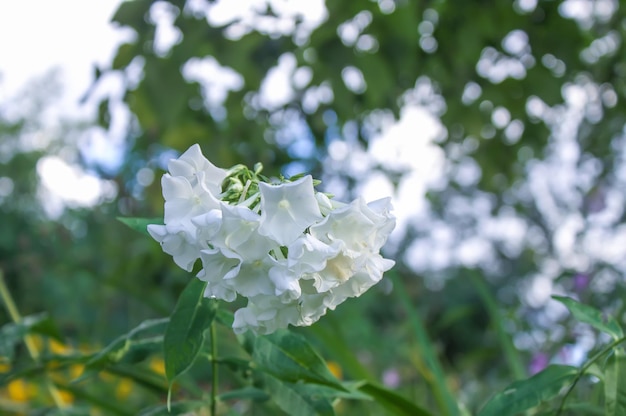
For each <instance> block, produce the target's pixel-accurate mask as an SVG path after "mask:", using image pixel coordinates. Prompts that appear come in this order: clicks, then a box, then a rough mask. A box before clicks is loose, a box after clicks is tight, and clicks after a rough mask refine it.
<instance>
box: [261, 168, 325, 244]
mask: <svg viewBox="0 0 626 416" xmlns="http://www.w3.org/2000/svg"><path fill="white" fill-rule="evenodd" d="M259 190H260V191H261V220H262V223H261V227H260V228H259V232H260V233H261V234H263V235H265V236H268V237H270V238H272V239H273V240H275V241H277V242H278V243H280V245H283V246H286V245H288V244H290V243H291V242H293V241H294V240H295V239H296V238H298V236H299V235H301V234H302V233H303V232H304V230H305V229H306V228H307V227H309V226H310V225H311V224H313V223H315V222H316V221H319V220H321V219H322V218H323V217H322V213H321V212H320V207H319V204H318V202H317V199H316V198H315V190H314V189H313V178H312V177H311V176H310V175H307V176H305V177H303V178H301V179H298V180H297V181H295V182H290V183H281V184H279V185H270V184H267V183H263V182H261V183H259Z"/></svg>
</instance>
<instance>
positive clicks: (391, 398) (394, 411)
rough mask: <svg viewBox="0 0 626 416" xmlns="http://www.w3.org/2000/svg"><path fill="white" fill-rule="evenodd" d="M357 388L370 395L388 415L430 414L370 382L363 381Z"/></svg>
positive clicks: (424, 415) (419, 415)
mask: <svg viewBox="0 0 626 416" xmlns="http://www.w3.org/2000/svg"><path fill="white" fill-rule="evenodd" d="M359 390H360V391H362V392H363V393H365V394H367V395H369V396H370V397H372V398H373V399H374V400H375V401H376V403H378V404H379V405H381V406H382V407H384V408H385V410H387V411H388V412H389V413H387V414H389V415H399V416H431V414H430V413H429V412H428V411H426V410H425V409H423V408H421V407H419V406H418V405H416V404H414V403H413V402H411V401H409V400H407V399H405V398H404V397H402V396H400V395H399V394H397V393H395V392H393V391H391V390H388V389H386V388H384V387H382V386H379V385H377V384H374V383H371V382H369V381H368V382H365V383H363V385H361V386H360V387H359Z"/></svg>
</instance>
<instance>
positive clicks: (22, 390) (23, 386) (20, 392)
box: [7, 379, 37, 403]
mask: <svg viewBox="0 0 626 416" xmlns="http://www.w3.org/2000/svg"><path fill="white" fill-rule="evenodd" d="M7 393H8V395H9V399H11V400H13V401H15V402H21V403H25V402H28V401H29V400H30V399H32V398H33V397H35V396H36V395H37V386H36V385H35V384H32V383H27V382H26V381H24V380H22V379H17V380H13V381H11V382H9V384H8V385H7Z"/></svg>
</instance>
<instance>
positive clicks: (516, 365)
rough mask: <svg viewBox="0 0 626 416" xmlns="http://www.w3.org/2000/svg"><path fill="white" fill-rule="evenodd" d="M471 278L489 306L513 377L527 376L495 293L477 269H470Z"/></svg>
mask: <svg viewBox="0 0 626 416" xmlns="http://www.w3.org/2000/svg"><path fill="white" fill-rule="evenodd" d="M470 278H471V279H472V282H473V283H474V288H475V289H476V291H477V292H478V295H479V296H480V298H481V299H482V301H483V304H484V306H485V307H486V308H487V311H488V313H489V319H490V320H491V324H492V325H493V327H494V329H495V331H496V334H497V335H498V341H499V343H500V345H501V346H502V351H503V352H504V357H505V358H506V361H507V363H508V365H509V368H510V370H511V373H512V374H513V377H515V378H516V379H521V378H524V377H526V375H527V374H526V371H525V370H524V364H523V362H522V357H521V355H520V353H519V351H518V350H517V348H515V345H513V341H512V339H513V337H511V336H510V334H509V333H508V332H507V331H506V329H505V324H504V322H503V320H502V316H503V314H502V311H501V310H500V307H499V306H498V303H497V301H496V299H495V297H494V295H493V294H492V293H491V291H490V290H489V287H488V286H487V284H486V283H485V280H484V278H483V276H481V275H480V274H479V273H478V272H476V271H475V270H472V271H470Z"/></svg>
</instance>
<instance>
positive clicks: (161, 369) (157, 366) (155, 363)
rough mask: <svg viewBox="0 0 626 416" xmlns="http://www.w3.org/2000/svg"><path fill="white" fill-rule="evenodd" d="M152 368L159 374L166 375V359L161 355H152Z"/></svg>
mask: <svg viewBox="0 0 626 416" xmlns="http://www.w3.org/2000/svg"><path fill="white" fill-rule="evenodd" d="M149 366H150V369H151V370H152V371H154V372H155V373H157V374H160V375H165V361H163V359H162V358H160V357H152V358H151V359H150V364H149Z"/></svg>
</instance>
